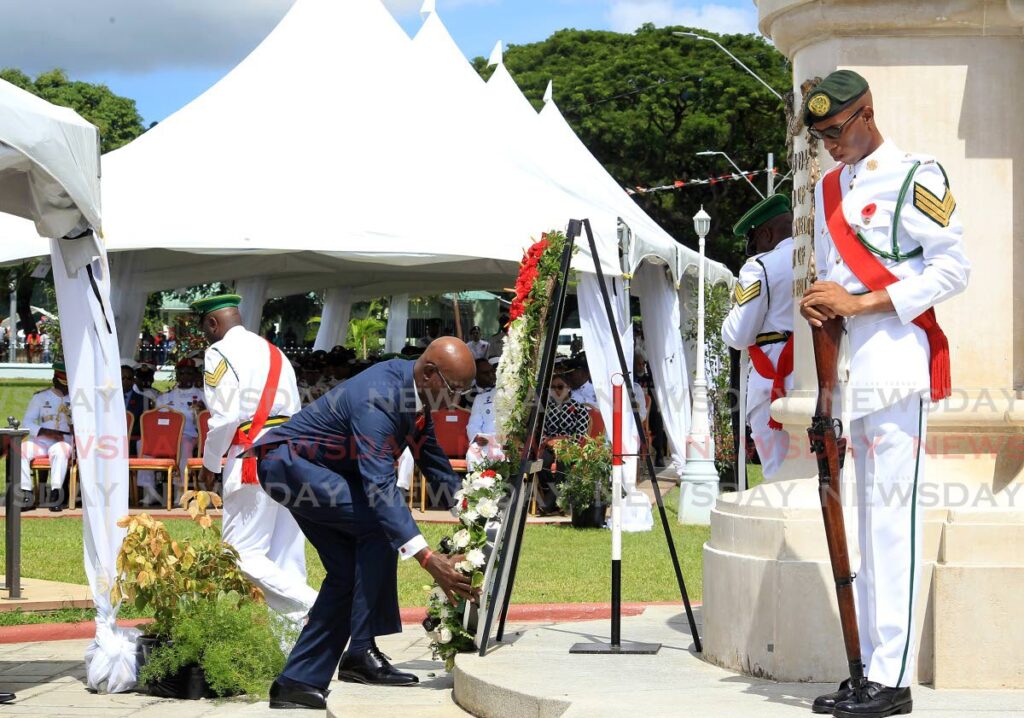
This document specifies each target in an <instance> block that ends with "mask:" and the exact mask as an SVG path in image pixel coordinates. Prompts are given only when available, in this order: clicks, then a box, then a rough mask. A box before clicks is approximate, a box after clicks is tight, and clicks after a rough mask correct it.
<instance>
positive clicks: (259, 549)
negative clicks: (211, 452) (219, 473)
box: [222, 446, 317, 622]
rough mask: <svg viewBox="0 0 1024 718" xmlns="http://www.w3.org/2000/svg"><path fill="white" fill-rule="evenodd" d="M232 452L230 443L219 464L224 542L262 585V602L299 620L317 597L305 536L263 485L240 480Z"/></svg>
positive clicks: (244, 569) (251, 577) (250, 576)
mask: <svg viewBox="0 0 1024 718" xmlns="http://www.w3.org/2000/svg"><path fill="white" fill-rule="evenodd" d="M237 454H238V447H237V446H232V447H231V448H230V449H229V450H228V460H227V463H226V464H225V466H224V474H223V475H224V512H223V519H222V523H223V529H222V533H223V536H224V541H226V542H227V543H229V544H231V545H232V546H234V547H235V550H236V551H238V555H239V558H240V560H239V568H241V570H242V573H244V574H245V576H246V577H247V578H248V579H249V580H250V581H252V582H253V583H254V584H256V585H257V586H258V587H259V588H260V589H262V591H263V593H264V594H265V596H266V599H267V605H268V606H270V607H271V608H272V609H274V610H275V611H277V612H278V613H281V614H283V615H284V616H286V617H287V618H289V619H290V620H292V621H293V622H298V621H299V620H301V618H302V617H303V616H305V615H306V613H308V612H309V609H310V608H311V607H312V605H313V602H314V601H315V600H316V596H317V592H316V591H315V590H314V589H312V588H310V587H309V584H308V583H306V537H305V536H303V534H302V531H301V530H300V529H299V525H298V524H297V523H295V519H294V518H292V515H291V512H289V511H288V509H286V508H285V507H283V506H281V505H280V504H279V503H277V502H276V501H274V500H273V499H272V498H270V496H269V495H268V494H267V493H266V492H265V491H263V489H262V487H260V486H259V485H258V484H242V483H241V471H242V464H241V462H240V461H237V460H236V459H235V457H236V456H237Z"/></svg>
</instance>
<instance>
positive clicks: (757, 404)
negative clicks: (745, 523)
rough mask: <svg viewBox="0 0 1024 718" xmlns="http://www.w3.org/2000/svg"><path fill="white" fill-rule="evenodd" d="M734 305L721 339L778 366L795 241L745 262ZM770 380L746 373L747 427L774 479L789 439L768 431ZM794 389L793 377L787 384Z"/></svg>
mask: <svg viewBox="0 0 1024 718" xmlns="http://www.w3.org/2000/svg"><path fill="white" fill-rule="evenodd" d="M733 295H734V303H733V307H732V309H731V310H730V311H729V314H728V316H727V317H726V318H725V321H724V322H723V323H722V340H723V341H724V342H725V343H726V344H728V345H729V346H730V347H732V348H733V349H737V350H740V351H743V350H745V349H747V348H748V347H750V346H751V345H757V346H758V347H760V348H761V351H763V352H764V353H765V355H766V356H767V357H768V358H769V359H770V360H771V362H772V366H775V367H778V365H779V356H780V355H781V354H782V349H783V347H785V345H786V341H787V339H788V338H789V336H790V335H791V334H792V333H793V238H792V237H790V238H788V239H784V240H783V241H781V242H779V244H778V245H776V247H775V248H774V249H772V250H771V251H769V252H763V253H761V254H758V255H755V256H753V257H751V258H750V259H749V260H747V262H746V264H744V265H743V268H742V269H741V270H740V276H739V281H738V282H737V283H736V288H735V290H734V293H733ZM772 383H773V379H771V378H766V377H764V376H762V375H761V374H760V373H758V372H757V370H756V369H755V368H754V365H753V362H751V363H750V366H749V367H748V374H747V417H746V418H747V422H748V423H749V424H750V432H751V435H752V436H753V438H754V444H755V445H756V446H757V454H758V456H759V457H760V459H761V468H762V471H763V473H764V477H765V478H766V479H770V478H772V476H774V475H775V473H776V472H777V471H778V469H779V467H780V466H781V465H782V461H783V460H784V459H785V457H786V453H787V452H788V450H789V435H788V434H787V433H785V432H783V431H775V430H773V429H771V428H770V427H769V426H768V421H769V419H770V418H771V395H772ZM785 387H786V390H787V391H789V390H790V389H792V387H793V375H792V374H790V375H789V376H788V377H786V380H785Z"/></svg>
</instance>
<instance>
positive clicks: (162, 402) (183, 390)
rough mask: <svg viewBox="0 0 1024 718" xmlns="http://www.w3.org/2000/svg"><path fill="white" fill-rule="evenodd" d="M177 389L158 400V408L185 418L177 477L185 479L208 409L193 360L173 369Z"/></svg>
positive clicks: (184, 361)
mask: <svg viewBox="0 0 1024 718" xmlns="http://www.w3.org/2000/svg"><path fill="white" fill-rule="evenodd" d="M174 379H175V386H174V388H173V389H168V390H167V391H165V392H164V393H163V394H161V395H160V396H158V397H157V400H156V408H158V409H161V408H167V409H174V410H175V411H178V412H181V413H182V414H184V416H185V428H184V429H183V430H182V432H181V455H180V462H179V466H178V477H179V478H181V477H184V476H185V471H186V466H187V464H188V460H189V459H191V458H192V456H193V455H194V454H195V450H196V444H198V443H199V412H201V411H203V410H204V409H205V408H206V405H205V404H204V403H203V384H202V381H201V379H200V375H199V370H198V369H196V366H195V364H194V363H193V362H192V360H191V359H182V360H181V361H179V362H178V363H177V365H175V367H174Z"/></svg>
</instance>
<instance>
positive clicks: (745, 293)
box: [733, 279, 761, 306]
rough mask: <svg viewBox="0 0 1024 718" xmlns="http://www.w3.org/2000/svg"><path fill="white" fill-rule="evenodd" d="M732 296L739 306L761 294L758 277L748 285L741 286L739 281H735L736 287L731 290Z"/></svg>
mask: <svg viewBox="0 0 1024 718" xmlns="http://www.w3.org/2000/svg"><path fill="white" fill-rule="evenodd" d="M733 296H735V297H736V304H739V305H740V306H742V305H744V304H746V303H747V302H749V301H750V300H751V299H754V298H755V297H759V296H761V280H760V279H758V280H757V281H756V282H754V283H753V284H751V285H750V286H748V287H742V286H741V285H740V283H739V282H736V289H735V290H733Z"/></svg>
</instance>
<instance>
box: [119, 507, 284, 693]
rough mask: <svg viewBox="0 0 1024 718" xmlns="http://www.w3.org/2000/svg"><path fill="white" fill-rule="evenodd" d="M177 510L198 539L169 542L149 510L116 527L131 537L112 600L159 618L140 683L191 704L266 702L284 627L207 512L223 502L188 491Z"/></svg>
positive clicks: (142, 646) (148, 634) (147, 643)
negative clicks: (247, 697)
mask: <svg viewBox="0 0 1024 718" xmlns="http://www.w3.org/2000/svg"><path fill="white" fill-rule="evenodd" d="M181 505H182V506H183V507H185V508H187V510H188V512H189V514H190V515H191V517H192V519H193V521H195V522H196V524H197V525H198V526H199V529H200V530H199V534H198V536H197V537H196V538H194V539H191V540H182V541H175V540H173V539H172V538H171V537H170V535H169V534H168V532H167V529H166V527H165V526H164V524H163V523H162V522H160V521H157V520H155V519H154V518H153V517H151V516H149V515H148V514H140V515H137V516H126V517H124V518H123V519H121V521H119V522H118V525H119V526H121V527H123V528H127V529H128V533H127V535H126V536H125V539H124V542H123V543H122V545H121V551H120V553H119V554H118V557H117V569H118V579H117V582H116V583H115V585H114V588H113V589H112V590H111V596H110V597H111V601H112V602H113V603H114V604H115V605H116V604H118V603H120V602H121V601H122V600H124V601H129V602H131V603H132V604H133V605H134V606H135V608H136V609H138V610H145V609H150V610H151V611H152V612H153V622H152V623H150V624H147V625H146V626H145V627H144V635H143V636H141V637H140V638H139V640H138V643H137V646H138V648H137V654H136V657H137V665H138V670H139V685H140V686H144V687H145V689H146V690H147V691H148V692H149V693H150V694H152V695H159V696H164V697H170V698H188V699H192V700H195V699H198V698H203V697H210V696H213V695H217V696H227V695H239V694H242V693H248V694H252V695H256V696H261V695H262V694H263V693H265V692H266V690H267V686H269V684H270V682H271V681H272V680H273V678H274V676H275V675H277V673H278V672H279V671H280V670H281V668H282V667H283V666H284V660H285V655H284V652H283V650H282V647H281V643H282V638H284V636H283V634H282V631H283V628H282V625H281V624H282V622H280V621H276V620H275V618H274V615H273V613H272V612H271V611H270V609H269V608H268V607H267V605H266V603H265V602H264V600H263V593H262V592H261V591H260V590H259V589H258V588H256V587H255V586H253V585H252V584H251V583H250V582H249V581H248V579H246V577H245V576H244V575H243V574H242V571H241V569H240V568H239V567H238V552H237V551H235V549H234V548H233V547H232V546H230V545H229V544H227V543H225V542H224V541H223V540H222V539H221V534H220V530H219V528H217V527H216V526H215V525H214V524H213V519H212V517H210V516H209V515H208V514H207V509H208V508H209V507H211V506H213V507H219V506H220V505H221V501H220V497H218V496H217V495H216V494H210V493H207V492H205V491H200V492H195V491H189V492H187V493H186V494H185V495H184V496H183V497H182V499H181Z"/></svg>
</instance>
